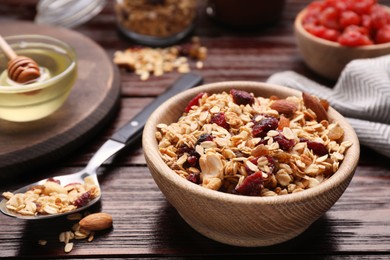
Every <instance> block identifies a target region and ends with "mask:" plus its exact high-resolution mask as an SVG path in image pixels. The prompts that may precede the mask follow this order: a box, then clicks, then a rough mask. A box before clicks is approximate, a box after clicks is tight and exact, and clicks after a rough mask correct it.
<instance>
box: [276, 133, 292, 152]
mask: <svg viewBox="0 0 390 260" xmlns="http://www.w3.org/2000/svg"><path fill="white" fill-rule="evenodd" d="M273 138H274V141H276V142H278V144H279V147H280V149H282V150H283V151H287V150H289V149H290V148H291V147H293V146H294V144H295V141H294V140H293V139H291V140H290V139H287V138H286V137H285V136H284V135H282V134H280V133H279V135H277V136H274V137H273Z"/></svg>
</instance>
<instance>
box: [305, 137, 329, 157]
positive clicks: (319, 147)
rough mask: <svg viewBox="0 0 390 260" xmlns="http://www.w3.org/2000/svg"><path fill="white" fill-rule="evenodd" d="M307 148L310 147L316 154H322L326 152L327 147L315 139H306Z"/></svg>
mask: <svg viewBox="0 0 390 260" xmlns="http://www.w3.org/2000/svg"><path fill="white" fill-rule="evenodd" d="M307 148H309V149H311V150H312V151H313V153H315V154H316V155H318V156H323V155H325V154H328V149H326V147H325V145H324V144H322V143H319V142H315V141H310V140H308V141H307Z"/></svg>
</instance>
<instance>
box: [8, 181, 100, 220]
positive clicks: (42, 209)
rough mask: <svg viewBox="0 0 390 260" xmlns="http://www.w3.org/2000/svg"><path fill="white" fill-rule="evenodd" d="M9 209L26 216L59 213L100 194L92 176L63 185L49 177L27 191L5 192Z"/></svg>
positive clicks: (83, 203)
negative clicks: (81, 181)
mask: <svg viewBox="0 0 390 260" xmlns="http://www.w3.org/2000/svg"><path fill="white" fill-rule="evenodd" d="M2 195H3V197H4V198H6V199H7V200H8V201H7V202H6V207H7V209H9V210H12V211H15V212H16V213H19V214H22V215H26V216H36V215H38V214H43V215H47V214H59V213H65V212H69V211H72V210H75V209H77V208H79V207H81V206H83V205H85V204H86V203H88V202H89V201H90V200H93V199H94V198H96V197H98V196H99V195H100V189H99V187H98V186H97V185H96V184H95V182H94V180H93V179H92V177H86V178H85V179H84V183H71V184H68V185H66V186H61V184H60V183H59V181H57V180H55V179H48V180H47V181H46V182H45V183H44V184H43V185H37V186H33V187H31V188H30V189H29V190H28V191H26V192H25V193H16V194H13V193H12V192H3V194H2Z"/></svg>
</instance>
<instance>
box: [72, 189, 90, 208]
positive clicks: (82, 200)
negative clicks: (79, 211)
mask: <svg viewBox="0 0 390 260" xmlns="http://www.w3.org/2000/svg"><path fill="white" fill-rule="evenodd" d="M90 200H91V193H90V192H89V191H87V192H84V193H83V194H81V196H80V197H78V198H77V199H76V200H75V202H74V205H75V206H76V207H78V208H81V207H83V206H85V205H87V203H88V202H89V201H90Z"/></svg>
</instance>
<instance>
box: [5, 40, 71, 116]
mask: <svg viewBox="0 0 390 260" xmlns="http://www.w3.org/2000/svg"><path fill="white" fill-rule="evenodd" d="M19 45H22V43H20V44H19ZM38 45H39V46H38ZM37 46H38V47H35V46H34V45H33V44H31V46H29V47H26V48H21V49H19V50H17V51H16V52H17V54H18V55H22V56H27V57H30V58H32V59H33V60H35V61H36V62H37V63H38V64H39V67H40V70H41V76H40V77H39V78H38V79H36V80H35V81H34V82H30V83H29V84H19V83H16V82H14V81H12V80H11V79H10V78H9V77H8V73H7V68H6V64H5V66H3V63H2V64H1V67H0V69H1V71H2V73H1V74H0V86H1V87H0V118H3V119H6V120H10V121H17V122H23V121H31V120H36V119H39V118H42V117H45V116H47V115H49V114H51V113H53V112H54V111H55V110H57V109H58V108H59V107H60V106H61V105H62V104H63V103H64V101H65V100H66V98H67V97H68V95H69V93H70V90H71V88H72V86H73V84H74V82H75V79H76V74H77V66H76V61H75V59H74V58H72V57H71V56H69V54H68V52H67V51H66V50H64V49H62V48H58V47H56V46H52V45H47V44H37ZM19 47H20V46H19ZM22 47H23V46H22ZM0 60H6V59H5V57H1V56H0Z"/></svg>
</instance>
